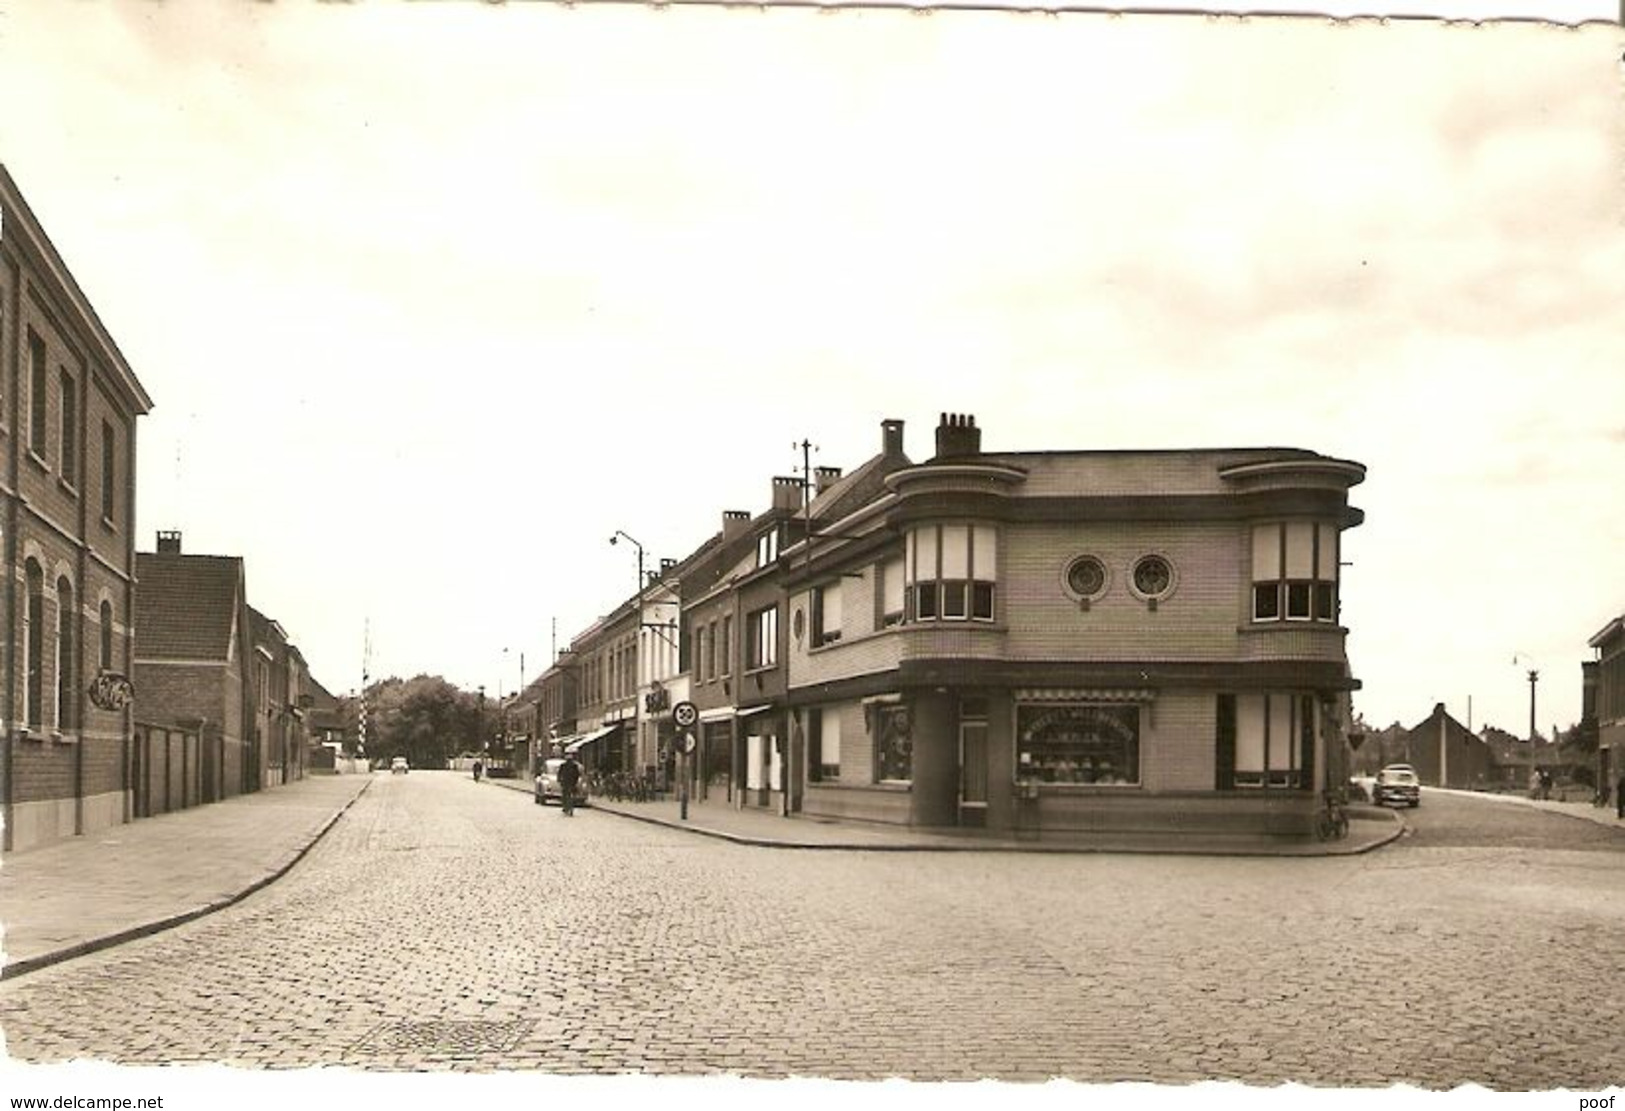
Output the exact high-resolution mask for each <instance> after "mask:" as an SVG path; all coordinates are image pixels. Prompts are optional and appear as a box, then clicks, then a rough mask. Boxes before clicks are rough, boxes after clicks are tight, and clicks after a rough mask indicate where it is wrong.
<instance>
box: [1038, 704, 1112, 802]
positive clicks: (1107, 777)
mask: <svg viewBox="0 0 1625 1111" xmlns="http://www.w3.org/2000/svg"><path fill="white" fill-rule="evenodd" d="M1016 778H1017V779H1020V780H1024V781H1028V782H1037V783H1072V784H1087V785H1095V786H1130V787H1132V786H1136V785H1138V784H1139V782H1140V708H1139V707H1138V706H1137V705H1115V704H1111V705H1089V704H1073V705H1064V706H1051V705H1026V706H1018V707H1016Z"/></svg>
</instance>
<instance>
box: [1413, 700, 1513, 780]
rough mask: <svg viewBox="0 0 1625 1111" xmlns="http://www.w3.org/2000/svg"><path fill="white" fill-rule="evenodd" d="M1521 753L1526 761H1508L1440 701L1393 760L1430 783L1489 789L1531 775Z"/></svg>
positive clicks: (1414, 728) (1417, 726)
mask: <svg viewBox="0 0 1625 1111" xmlns="http://www.w3.org/2000/svg"><path fill="white" fill-rule="evenodd" d="M1525 747H1526V748H1527V747H1528V746H1525ZM1520 755H1522V756H1524V757H1525V759H1524V761H1523V762H1522V763H1513V764H1504V763H1503V762H1502V760H1501V759H1500V757H1499V755H1498V753H1497V752H1496V750H1495V749H1494V748H1493V747H1492V746H1491V745H1490V744H1488V743H1487V742H1485V741H1484V740H1483V739H1482V738H1480V737H1478V736H1476V735H1475V734H1474V733H1473V732H1472V731H1470V730H1469V729H1468V728H1467V727H1466V726H1465V725H1463V724H1462V723H1461V722H1459V721H1457V720H1456V719H1455V718H1453V717H1451V716H1450V715H1449V713H1447V712H1446V711H1445V708H1444V703H1443V702H1440V703H1439V704H1437V705H1436V706H1434V707H1433V713H1431V714H1429V715H1428V716H1427V718H1426V720H1424V721H1422V722H1420V723H1418V724H1417V725H1416V726H1415V727H1413V728H1412V729H1410V730H1408V731H1407V732H1406V734H1405V738H1404V742H1403V747H1402V748H1401V750H1400V753H1399V755H1397V756H1396V757H1395V758H1394V760H1393V761H1392V762H1394V763H1403V764H1409V765H1411V767H1413V768H1415V769H1416V776H1417V778H1418V779H1420V780H1421V781H1422V783H1423V784H1425V785H1426V786H1429V787H1456V788H1461V789H1466V790H1489V789H1492V788H1497V787H1507V786H1517V785H1519V783H1520V781H1521V779H1523V778H1525V777H1526V776H1527V768H1528V765H1527V754H1526V753H1524V754H1520Z"/></svg>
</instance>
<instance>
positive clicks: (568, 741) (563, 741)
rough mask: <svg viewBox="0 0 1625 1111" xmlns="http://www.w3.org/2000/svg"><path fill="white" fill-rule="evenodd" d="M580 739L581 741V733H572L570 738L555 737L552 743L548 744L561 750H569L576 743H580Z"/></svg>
mask: <svg viewBox="0 0 1625 1111" xmlns="http://www.w3.org/2000/svg"><path fill="white" fill-rule="evenodd" d="M580 739H581V734H580V733H571V734H570V735H569V736H568V737H554V738H553V739H552V740H551V741H549V742H548V744H549V745H557V746H558V747H560V748H569V747H570V746H571V745H572V744H573V743H575V742H576V741H579V740H580Z"/></svg>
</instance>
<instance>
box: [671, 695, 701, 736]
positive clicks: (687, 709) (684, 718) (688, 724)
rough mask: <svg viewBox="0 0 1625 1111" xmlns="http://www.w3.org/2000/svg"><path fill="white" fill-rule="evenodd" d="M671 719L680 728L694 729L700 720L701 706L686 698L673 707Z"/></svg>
mask: <svg viewBox="0 0 1625 1111" xmlns="http://www.w3.org/2000/svg"><path fill="white" fill-rule="evenodd" d="M671 720H672V721H675V722H676V723H677V728H679V729H692V728H694V725H695V723H696V722H698V721H699V720H700V708H699V707H698V706H696V705H694V703H692V702H689V701H687V700H686V699H685V700H684V701H682V702H679V703H678V704H677V705H675V706H673V707H672V708H671Z"/></svg>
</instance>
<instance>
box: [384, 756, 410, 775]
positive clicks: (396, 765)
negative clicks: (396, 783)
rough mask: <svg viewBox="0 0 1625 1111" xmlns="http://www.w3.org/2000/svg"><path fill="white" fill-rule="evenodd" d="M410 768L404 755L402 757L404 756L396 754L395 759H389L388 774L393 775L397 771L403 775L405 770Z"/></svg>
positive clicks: (407, 770)
mask: <svg viewBox="0 0 1625 1111" xmlns="http://www.w3.org/2000/svg"><path fill="white" fill-rule="evenodd" d="M411 770H412V769H411V768H410V767H408V766H407V763H406V757H404V756H397V757H395V759H393V760H391V761H390V762H389V774H390V775H395V774H396V773H399V774H401V775H405V774H406V773H407V772H409V771H411Z"/></svg>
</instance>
